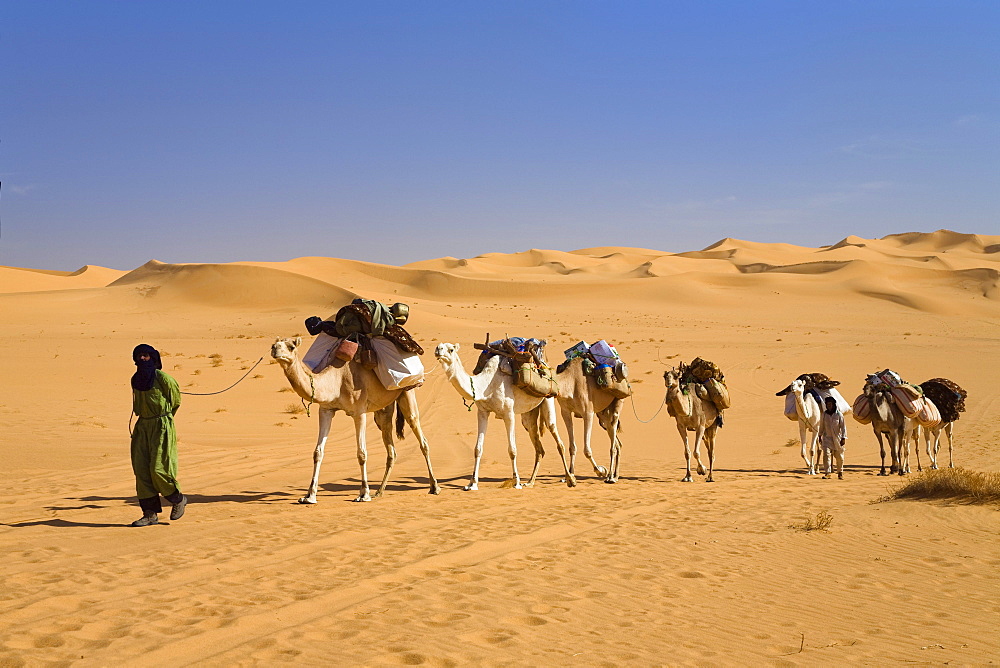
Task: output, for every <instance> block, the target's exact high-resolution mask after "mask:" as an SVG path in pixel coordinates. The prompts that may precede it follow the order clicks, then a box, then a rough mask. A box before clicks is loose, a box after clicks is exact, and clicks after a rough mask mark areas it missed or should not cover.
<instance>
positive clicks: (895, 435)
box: [864, 383, 906, 475]
mask: <svg viewBox="0 0 1000 668" xmlns="http://www.w3.org/2000/svg"><path fill="white" fill-rule="evenodd" d="M864 394H865V395H867V396H868V401H869V402H870V403H871V410H872V430H873V431H874V432H875V438H877V439H878V447H879V451H880V454H881V456H882V468H881V469H880V470H879V473H878V474H879V475H886V472H885V445H884V444H883V442H882V435H883V434H884V435H885V437H886V440H888V442H889V456H890V459H891V466H890V468H889V471H890V473H899V475H905V471H904V470H903V466H902V464H901V462H900V459H901V455H902V451H903V450H904V449H905V442H904V439H903V430H904V429H905V427H906V416H904V415H903V413H902V411H900V410H899V407H898V406H896V402H895V401H894V400H893V398H892V396H891V395H890V394H889V393H888V391H880V390H878V389H877V388H876V387H875V386H874V385H872V384H871V383H865V388H864Z"/></svg>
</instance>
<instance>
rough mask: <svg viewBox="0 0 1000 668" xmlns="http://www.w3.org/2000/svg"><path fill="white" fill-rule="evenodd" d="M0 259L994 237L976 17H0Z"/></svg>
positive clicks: (870, 7)
mask: <svg viewBox="0 0 1000 668" xmlns="http://www.w3.org/2000/svg"><path fill="white" fill-rule="evenodd" d="M0 62H2V63H3V66H2V67H0V91H2V98H0V180H2V182H3V187H2V199H0V223H2V237H0V264H3V265H12V266H21V267H32V268H44V269H61V270H72V269H76V268H78V267H80V266H82V265H84V264H97V265H103V266H109V267H114V268H117V269H132V268H134V267H137V266H139V265H141V264H142V263H144V262H146V261H147V260H149V259H153V258H155V259H158V260H162V261H166V262H228V261H234V260H278V261H280V260H287V259H290V258H293V257H299V256H304V255H323V256H332V257H345V258H354V259H361V260H368V261H374V262H384V263H390V264H402V263H406V262H411V261H416V260H421V259H428V258H434V257H441V256H445V255H453V256H457V257H471V256H474V255H478V254H480V253H485V252H491V251H501V252H513V251H519V250H526V249H528V248H553V249H561V250H572V249H577V248H587V247H592V246H638V247H647V248H654V249H658V250H665V251H677V252H679V251H685V250H693V249H697V248H701V247H704V246H706V245H708V244H710V243H712V242H713V241H716V240H718V239H720V238H722V237H726V236H732V237H738V238H742V239H750V240H755V241H787V242H791V243H798V244H803V245H809V246H817V245H821V244H827V243H833V242H835V241H837V240H838V239H840V238H842V237H844V236H846V235H848V234H857V235H860V236H865V237H876V236H883V235H885V234H891V233H895V232H907V231H932V230H935V229H938V228H942V227H944V228H949V229H955V230H958V231H963V232H977V233H983V234H1000V2H998V1H996V0H983V1H980V2H970V1H965V0H941V1H940V2H922V1H920V0H906V1H900V2H896V1H868V0H866V1H863V2H851V1H849V0H830V1H828V2H819V1H809V0H793V1H789V2H771V1H761V2H723V1H715V2H713V1H712V0H697V1H690V2H674V1H670V0H662V1H659V2H629V1H624V0H615V1H607V2H588V1H583V0H571V1H546V0H532V1H529V2H507V1H502V0H500V1H495V2H494V1H489V2H486V1H482V2H475V1H472V0H461V1H455V2H439V1H435V0H419V1H414V0H398V1H389V2H383V1H379V0H356V1H355V2H349V3H348V2H328V1H322V2H321V1H298V2H296V1H294V0H292V1H283V2H243V1H239V2H222V1H215V0H209V1H205V0H199V1H197V2H187V1H183V0H171V1H170V2H152V1H146V2H124V1H120V2H103V1H100V0H88V1H86V2H68V1H67V2H50V1H46V0H35V1H32V2H24V1H17V2H13V1H10V0H0Z"/></svg>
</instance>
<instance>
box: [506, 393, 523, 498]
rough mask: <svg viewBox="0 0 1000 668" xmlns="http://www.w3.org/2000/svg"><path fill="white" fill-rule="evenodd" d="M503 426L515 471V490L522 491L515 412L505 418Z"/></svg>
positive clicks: (507, 414)
mask: <svg viewBox="0 0 1000 668" xmlns="http://www.w3.org/2000/svg"><path fill="white" fill-rule="evenodd" d="M502 417H503V425H504V427H506V429H507V454H509V455H510V467H511V469H512V471H513V476H512V477H513V480H514V489H521V487H522V485H521V476H519V475H518V473H517V441H516V437H515V435H514V411H513V410H511V411H510V412H508V413H505V414H504V415H503V416H502Z"/></svg>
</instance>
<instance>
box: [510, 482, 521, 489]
mask: <svg viewBox="0 0 1000 668" xmlns="http://www.w3.org/2000/svg"><path fill="white" fill-rule="evenodd" d="M511 489H524V485H522V484H521V483H517V484H516V485H514V486H513V487H511Z"/></svg>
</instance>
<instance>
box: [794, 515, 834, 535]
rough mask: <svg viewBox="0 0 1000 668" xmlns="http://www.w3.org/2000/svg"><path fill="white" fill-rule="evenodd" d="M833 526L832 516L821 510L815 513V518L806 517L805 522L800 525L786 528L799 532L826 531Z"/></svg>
mask: <svg viewBox="0 0 1000 668" xmlns="http://www.w3.org/2000/svg"><path fill="white" fill-rule="evenodd" d="M831 524H833V515H831V514H830V513H828V512H826V511H825V510H821V511H819V512H818V513H816V517H808V516H807V517H806V521H805V522H803V523H802V524H789V525H788V528H790V529H798V530H799V531H826V530H827V529H829V528H830V525H831Z"/></svg>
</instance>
